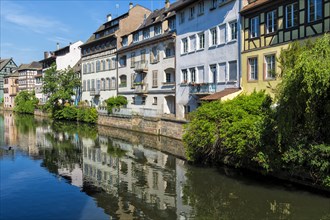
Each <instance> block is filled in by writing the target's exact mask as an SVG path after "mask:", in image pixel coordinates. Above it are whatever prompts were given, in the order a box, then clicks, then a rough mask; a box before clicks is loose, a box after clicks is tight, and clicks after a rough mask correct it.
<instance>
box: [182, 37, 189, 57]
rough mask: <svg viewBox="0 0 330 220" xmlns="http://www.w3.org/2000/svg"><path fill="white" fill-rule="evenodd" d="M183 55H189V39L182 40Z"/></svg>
mask: <svg viewBox="0 0 330 220" xmlns="http://www.w3.org/2000/svg"><path fill="white" fill-rule="evenodd" d="M182 53H188V39H187V38H183V39H182Z"/></svg>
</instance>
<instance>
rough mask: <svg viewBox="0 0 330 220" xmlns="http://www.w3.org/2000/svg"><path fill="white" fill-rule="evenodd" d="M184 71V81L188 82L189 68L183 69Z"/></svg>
mask: <svg viewBox="0 0 330 220" xmlns="http://www.w3.org/2000/svg"><path fill="white" fill-rule="evenodd" d="M181 72H182V83H187V82H188V72H187V69H183V70H181Z"/></svg>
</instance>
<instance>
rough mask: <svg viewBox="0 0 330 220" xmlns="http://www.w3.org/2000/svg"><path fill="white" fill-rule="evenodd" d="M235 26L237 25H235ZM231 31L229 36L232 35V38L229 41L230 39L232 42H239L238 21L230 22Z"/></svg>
mask: <svg viewBox="0 0 330 220" xmlns="http://www.w3.org/2000/svg"><path fill="white" fill-rule="evenodd" d="M234 24H236V25H234ZM233 25H234V26H233ZM233 27H234V28H233ZM229 29H230V31H229V34H230V38H229V39H230V41H235V40H237V36H238V30H237V20H235V21H231V22H229ZM233 36H234V37H233Z"/></svg>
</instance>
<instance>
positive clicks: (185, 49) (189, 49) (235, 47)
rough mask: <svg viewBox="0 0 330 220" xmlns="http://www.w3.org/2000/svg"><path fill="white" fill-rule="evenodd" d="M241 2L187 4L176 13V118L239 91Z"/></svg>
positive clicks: (202, 0)
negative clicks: (208, 101)
mask: <svg viewBox="0 0 330 220" xmlns="http://www.w3.org/2000/svg"><path fill="white" fill-rule="evenodd" d="M240 8H241V0H212V1H211V0H210V1H206V0H199V1H193V0H186V1H180V4H179V5H178V6H177V7H176V8H175V9H174V10H175V11H176V17H177V19H176V20H177V23H176V32H177V39H176V82H177V85H176V104H177V106H176V113H177V118H184V117H185V114H187V113H188V112H190V111H193V110H194V109H196V108H197V107H198V106H199V104H200V102H201V98H203V97H204V98H205V96H208V95H211V94H214V95H213V96H212V97H210V98H209V99H208V98H206V99H208V100H212V99H221V98H224V96H225V95H228V94H231V93H233V92H238V91H239V88H240V60H239V59H240V58H239V57H240V31H239V30H240V21H239V11H240Z"/></svg>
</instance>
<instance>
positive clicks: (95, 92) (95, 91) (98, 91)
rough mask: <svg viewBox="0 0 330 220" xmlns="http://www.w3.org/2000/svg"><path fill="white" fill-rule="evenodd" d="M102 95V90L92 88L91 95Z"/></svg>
mask: <svg viewBox="0 0 330 220" xmlns="http://www.w3.org/2000/svg"><path fill="white" fill-rule="evenodd" d="M99 95H100V90H91V91H90V96H99Z"/></svg>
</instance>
